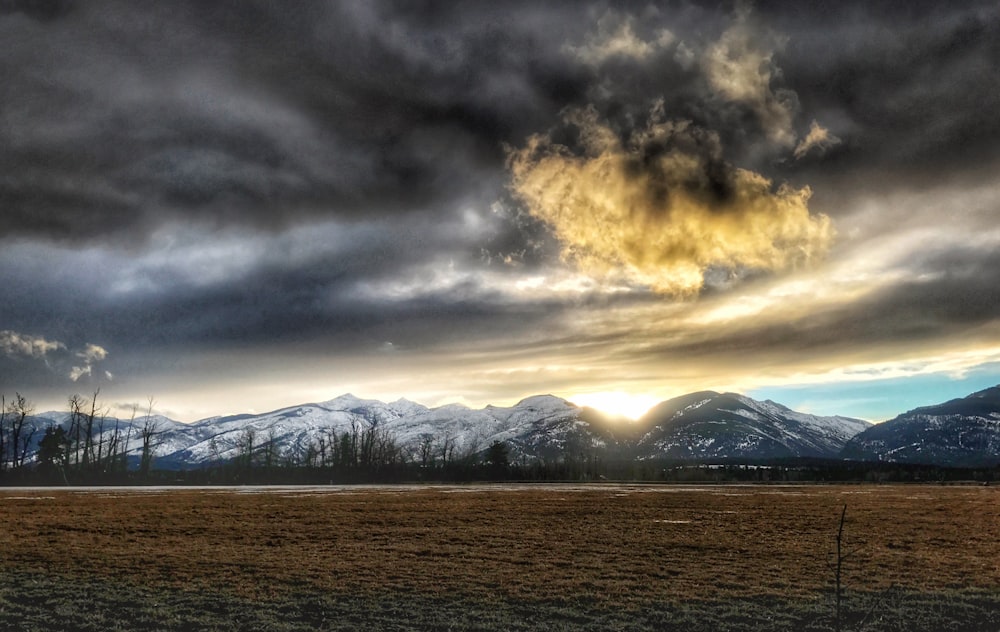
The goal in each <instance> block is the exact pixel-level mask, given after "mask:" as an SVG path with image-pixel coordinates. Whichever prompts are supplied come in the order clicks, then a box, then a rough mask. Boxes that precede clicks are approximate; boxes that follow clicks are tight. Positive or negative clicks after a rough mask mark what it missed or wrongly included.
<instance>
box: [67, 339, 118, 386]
mask: <svg viewBox="0 0 1000 632" xmlns="http://www.w3.org/2000/svg"><path fill="white" fill-rule="evenodd" d="M75 355H76V357H77V358H79V359H80V360H82V361H83V366H74V367H73V368H71V369H70V371H69V379H71V380H72V381H74V382H76V381H78V380H79V379H80V378H81V377H90V376H91V375H93V366H94V365H95V364H96V363H98V362H100V361H101V360H104V359H105V358H107V357H108V351H107V350H106V349H105V348H104V347H101V346H99V345H95V344H91V343H87V344H86V345H85V346H84V347H83V349H81V350H80V351H77V352H76V354H75ZM105 377H107V378H108V379H111V377H110V373H108V372H105Z"/></svg>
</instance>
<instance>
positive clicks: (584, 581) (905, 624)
mask: <svg viewBox="0 0 1000 632" xmlns="http://www.w3.org/2000/svg"><path fill="white" fill-rule="evenodd" d="M844 504H847V506H848V509H847V522H846V525H845V542H846V548H847V550H850V551H853V554H852V555H851V557H849V558H848V559H847V560H846V562H845V564H844V577H843V583H844V586H845V589H846V591H847V593H846V597H847V598H846V601H845V607H844V610H845V620H846V624H845V626H844V629H850V630H862V629H864V630H897V629H898V630H906V631H907V632H914V631H916V630H939V629H942V630H943V629H961V630H1000V491H998V489H997V488H995V487H971V486H969V487H965V486H851V487H836V486H794V487H793V486H789V487H777V486H718V487H686V486H627V485H622V486H619V485H607V486H523V487H519V486H474V487H399V488H396V487H377V488H279V489H252V490H250V489H248V490H239V489H237V490H232V489H197V490H195V489H175V490H149V489H145V490H144V489H142V488H133V489H94V490H85V491H68V490H53V489H36V490H0V521H2V522H0V524H2V525H3V528H2V529H0V571H2V572H3V578H2V581H0V627H2V628H3V629H26V630H51V629H93V630H106V629H122V630H127V629H164V630H186V629H217V630H226V629H246V630H257V629H261V630H265V629H271V630H309V629H386V630H397V629H398V630H405V629H456V630H472V629H475V630H508V629H509V630H551V629H567V630H570V629H592V630H605V629H621V630H631V629H638V630H642V629H649V630H658V629H677V630H701V629H704V630H725V629H733V630H735V629H740V630H742V629H759V630H831V629H833V599H832V591H833V570H832V567H831V564H832V562H833V559H834V558H833V550H834V536H835V535H836V530H837V523H838V521H839V518H840V511H841V509H842V507H843V505H844Z"/></svg>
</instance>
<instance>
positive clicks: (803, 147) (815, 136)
mask: <svg viewBox="0 0 1000 632" xmlns="http://www.w3.org/2000/svg"><path fill="white" fill-rule="evenodd" d="M839 142H840V139H839V138H837V137H836V136H834V135H833V134H831V133H830V130H828V129H826V128H825V127H823V126H822V125H820V124H819V123H817V122H816V121H813V122H812V124H810V125H809V132H808V133H807V134H806V135H805V137H804V138H802V139H801V140H800V141H799V144H798V145H796V146H795V151H794V152H793V153H794V155H795V157H796V158H803V157H804V156H805V155H806V154H808V153H809V151H810V150H812V149H816V150H817V151H819V153H821V154H822V153H823V152H825V151H826V150H827V149H829V148H831V147H833V146H834V145H836V144H837V143H839Z"/></svg>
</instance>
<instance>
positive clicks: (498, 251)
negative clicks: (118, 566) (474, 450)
mask: <svg viewBox="0 0 1000 632" xmlns="http://www.w3.org/2000/svg"><path fill="white" fill-rule="evenodd" d="M0 42H3V45H2V47H0V77H3V80H2V81H0V288H3V294H4V297H3V300H2V301H0V392H3V393H5V394H7V395H8V396H9V395H10V394H12V393H14V392H20V393H22V394H24V395H26V396H27V397H28V398H29V399H30V400H31V401H32V402H34V403H35V406H36V409H38V410H62V409H65V408H66V401H67V398H68V397H69V396H70V395H72V394H74V393H80V394H83V395H86V396H90V395H92V394H93V393H95V392H96V391H97V390H98V389H100V398H101V401H102V402H104V403H105V404H106V405H108V406H109V407H111V408H112V409H114V408H119V407H125V408H127V407H128V405H129V404H130V403H133V402H146V401H147V399H148V398H149V397H152V398H154V401H155V407H156V409H157V410H158V411H159V412H161V413H162V414H165V415H168V416H170V417H173V418H175V419H179V420H181V421H194V420H197V419H200V418H204V417H208V416H213V415H221V414H232V413H240V412H248V411H256V412H264V411H267V410H272V409H276V408H279V407H282V406H287V405H294V404H298V403H304V402H313V401H324V400H328V399H332V398H334V397H336V396H338V395H340V394H343V393H347V392H351V393H354V394H355V395H357V396H360V397H370V398H377V399H382V400H384V401H390V400H394V399H396V398H399V397H406V398H408V399H411V400H415V401H418V402H421V403H423V404H426V405H431V406H434V405H441V404H444V403H451V402H459V403H464V404H466V405H469V406H473V407H481V406H484V405H486V404H496V405H512V404H513V403H515V402H517V401H518V400H519V399H521V398H523V397H526V396H530V395H534V394H540V393H552V394H556V395H559V396H561V397H565V398H567V399H569V400H571V401H574V402H577V403H581V404H588V405H593V406H596V407H599V408H604V409H606V410H608V412H621V413H625V414H630V415H633V416H634V415H637V414H640V413H641V412H642V410H643V409H644V408H645V407H649V406H651V405H652V404H654V403H656V402H658V401H661V400H664V399H667V398H669V397H673V396H678V395H681V394H685V393H689V392H692V391H697V390H703V389H713V390H719V391H736V392H741V393H745V394H748V395H750V396H753V397H758V398H771V399H774V400H776V401H779V402H781V403H784V404H786V405H789V406H791V407H793V408H795V409H797V410H803V411H805V412H812V413H816V414H844V415H852V416H857V417H862V418H865V419H869V420H872V421H879V420H884V419H886V418H889V417H892V416H894V415H895V414H897V413H900V412H903V411H905V410H908V409H910V408H913V407H915V406H919V405H926V404H931V403H935V402H939V401H942V400H945V399H950V398H952V397H959V396H963V395H965V394H968V393H971V392H973V391H975V390H979V389H980V388H984V387H986V386H990V385H993V384H996V383H998V382H1000V248H998V246H1000V222H998V219H1000V181H998V179H997V177H996V174H997V173H998V172H1000V117H998V116H997V115H996V113H997V112H1000V75H998V74H997V72H996V68H997V67H1000V6H998V5H997V4H996V2H995V1H993V0H990V1H984V2H949V3H942V2H920V1H908V2H877V1H872V0H864V1H852V0H845V1H843V2H835V3H827V2H823V3H819V2H817V3H809V2H795V3H785V2H772V1H765V0H759V1H757V2H736V3H730V4H726V3H716V2H696V1H694V0H688V1H677V2H578V1H572V2H570V1H566V2H558V1H553V2H546V3H539V2H533V1H527V0H526V1H518V0H511V1H505V2H495V1H494V2H478V1H469V2H455V3H446V2H431V1H418V0H405V1H403V0H400V1H398V2H380V1H371V0H365V1H360V0H359V1H356V2H355V1H350V0H346V1H342V2H321V1H312V0H302V1H300V2H295V3H277V2H261V1H254V0H241V1H240V2H224V1H218V2H204V1H202V0H197V1H195V0H192V1H190V2H183V1H177V2H164V3H152V2H149V3H147V2H132V1H122V2H114V1H106V2H105V1H99V2H77V1H74V0H58V1H57V0H50V1H45V0H0ZM8 399H9V397H8Z"/></svg>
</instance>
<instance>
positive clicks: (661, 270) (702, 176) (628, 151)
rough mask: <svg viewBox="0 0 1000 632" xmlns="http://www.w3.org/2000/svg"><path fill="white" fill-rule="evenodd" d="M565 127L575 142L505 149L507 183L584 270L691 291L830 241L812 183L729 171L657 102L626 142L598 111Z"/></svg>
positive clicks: (702, 138)
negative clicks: (717, 273) (719, 276)
mask: <svg viewBox="0 0 1000 632" xmlns="http://www.w3.org/2000/svg"><path fill="white" fill-rule="evenodd" d="M565 123H566V124H568V125H569V126H571V127H572V128H573V129H575V130H576V132H577V133H578V137H579V141H578V145H579V146H578V147H575V148H572V149H571V148H570V147H567V146H565V145H562V144H559V143H557V142H555V141H554V140H553V138H552V135H551V134H545V135H540V134H538V135H534V136H532V137H530V138H529V139H528V141H527V143H526V145H525V147H523V148H521V149H510V150H509V153H508V166H509V169H510V172H511V178H512V183H511V187H512V190H513V192H514V193H515V194H516V195H517V196H518V197H519V198H520V199H521V200H522V201H523V202H524V204H525V205H526V207H527V209H528V211H529V212H530V213H531V214H532V215H533V216H535V217H537V218H538V219H540V220H542V221H544V222H545V223H546V224H548V225H549V227H550V228H551V230H552V231H553V233H554V235H555V237H556V238H557V239H558V240H559V241H560V243H561V244H562V247H563V255H564V257H565V258H566V259H567V260H569V261H572V262H574V263H575V264H576V265H578V266H579V267H580V268H581V270H582V271H584V272H586V273H588V274H591V275H595V276H602V275H603V276H607V275H614V274H624V275H626V276H627V277H628V278H629V279H631V280H632V281H633V282H638V283H641V284H644V285H648V286H649V287H651V288H653V289H654V290H655V291H657V292H661V293H666V294H674V295H690V294H695V293H697V292H698V291H699V290H700V289H701V288H702V286H703V285H704V280H705V273H706V271H707V270H708V269H709V268H723V269H729V270H740V269H748V268H749V269H757V270H768V271H777V270H783V269H788V268H795V267H798V266H802V265H804V264H806V263H808V262H809V261H811V260H813V259H815V258H818V257H820V256H822V255H823V254H824V253H825V252H826V250H827V249H828V247H829V245H830V242H831V239H832V236H833V230H832V227H831V225H830V221H829V218H827V217H826V216H825V215H812V214H810V212H809V208H808V201H809V196H810V191H809V189H808V187H805V188H802V189H795V188H793V187H790V186H788V185H781V186H779V187H778V188H777V189H775V188H774V187H773V186H772V183H771V181H770V180H768V179H767V178H765V177H764V176H762V175H760V174H757V173H754V172H752V171H748V170H745V169H738V168H734V167H733V166H731V165H729V164H728V163H726V162H725V161H724V160H723V158H722V149H721V145H720V142H719V138H718V135H717V134H715V133H714V132H711V131H708V130H704V129H702V128H699V127H697V126H695V125H693V124H692V123H690V122H689V121H670V120H665V117H664V114H663V106H662V104H658V105H657V106H656V107H655V108H654V110H653V111H652V112H651V115H650V118H649V122H648V124H647V125H646V126H645V127H643V128H640V129H637V130H636V131H634V132H633V133H632V134H631V135H630V136H628V137H627V138H624V139H622V138H621V137H620V136H619V135H618V134H616V133H615V131H614V130H612V129H611V127H610V126H608V125H607V124H605V123H603V122H601V120H599V117H598V115H597V112H596V111H595V110H594V109H593V108H586V109H575V110H570V111H568V112H567V113H566V114H565Z"/></svg>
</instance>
